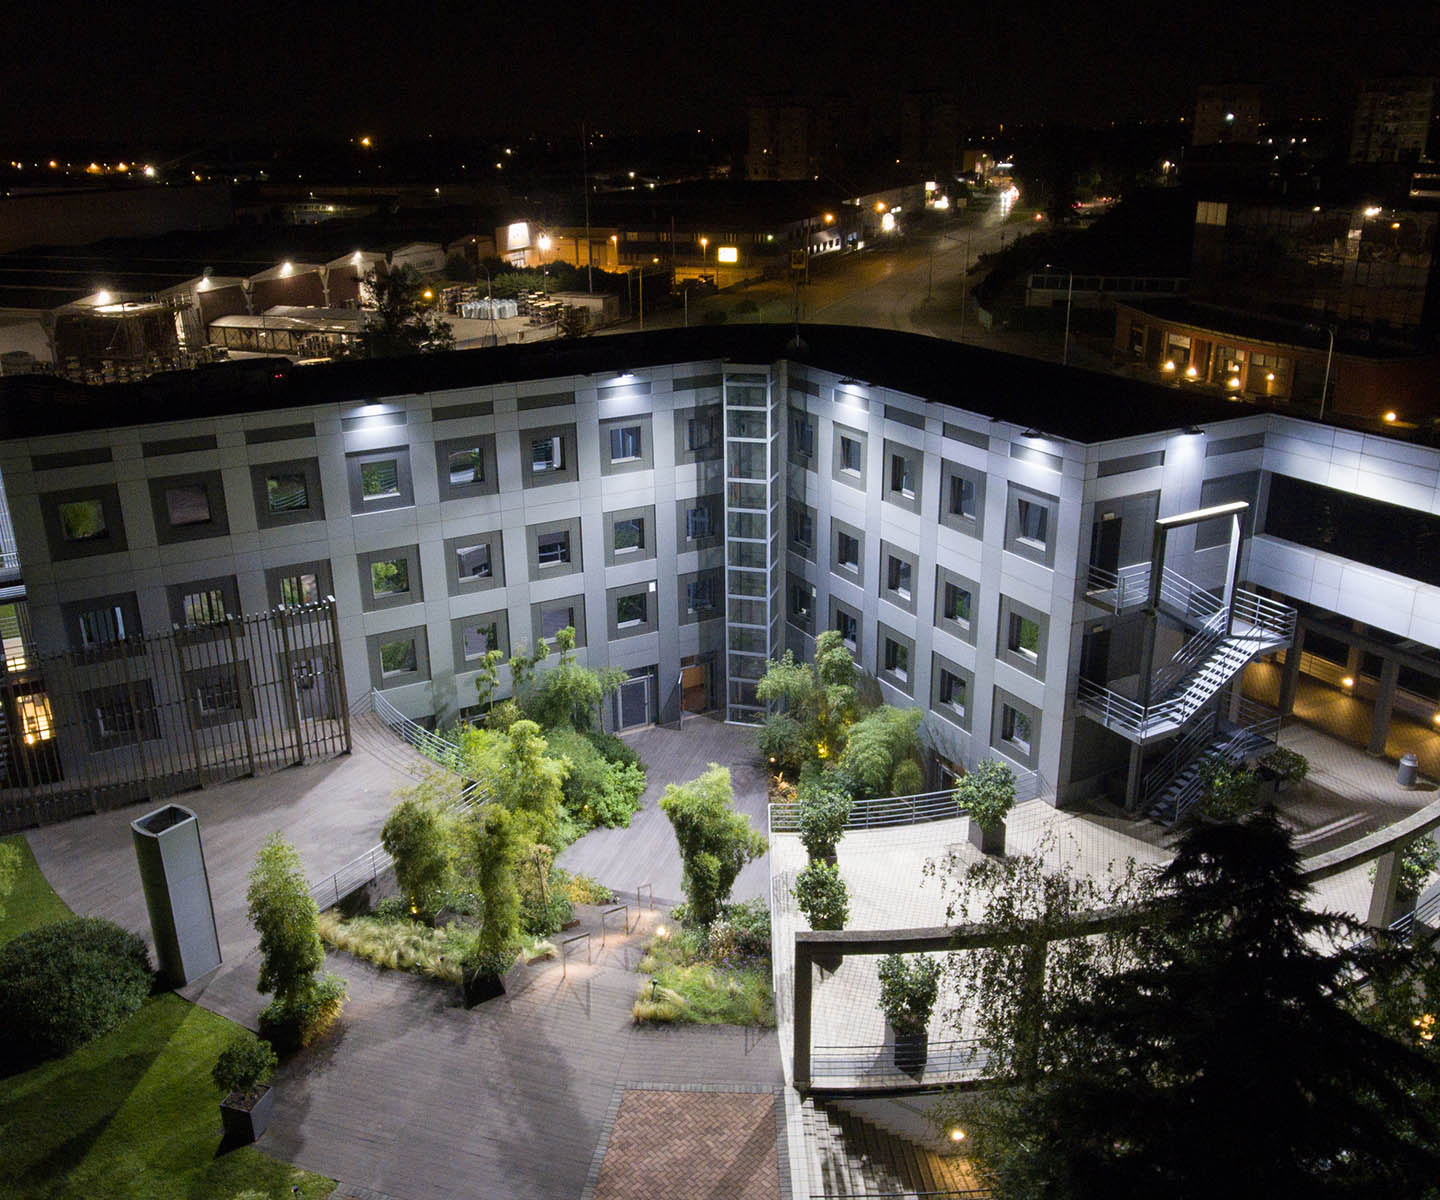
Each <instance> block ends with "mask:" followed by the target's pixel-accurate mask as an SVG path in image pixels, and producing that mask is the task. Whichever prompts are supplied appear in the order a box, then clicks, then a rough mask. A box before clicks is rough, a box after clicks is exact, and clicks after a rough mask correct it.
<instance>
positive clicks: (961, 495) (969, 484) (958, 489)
mask: <svg viewBox="0 0 1440 1200" xmlns="http://www.w3.org/2000/svg"><path fill="white" fill-rule="evenodd" d="M950 515H951V516H952V517H964V518H965V519H966V520H967V521H973V520H975V481H974V480H973V479H969V478H967V477H966V476H964V475H952V476H950Z"/></svg>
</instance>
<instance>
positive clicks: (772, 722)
mask: <svg viewBox="0 0 1440 1200" xmlns="http://www.w3.org/2000/svg"><path fill="white" fill-rule="evenodd" d="M756 741H757V742H758V744H759V746H760V753H761V754H762V755H763V756H764V758H765V761H766V763H768V764H769V766H770V767H771V769H772V770H774V771H775V772H777V773H779V772H789V773H790V774H792V775H793V774H796V773H797V772H798V771H799V770H800V769H801V767H803V766H804V765H805V763H806V761H807V760H808V759H809V757H810V754H811V746H810V739H809V738H807V737H806V736H805V731H804V730H803V729H801V728H800V723H799V722H798V721H796V720H795V719H794V718H793V717H789V716H786V714H784V713H775V714H774V715H773V716H769V717H766V718H765V723H764V724H763V725H761V726H760V732H759V733H758V734H757V735H756Z"/></svg>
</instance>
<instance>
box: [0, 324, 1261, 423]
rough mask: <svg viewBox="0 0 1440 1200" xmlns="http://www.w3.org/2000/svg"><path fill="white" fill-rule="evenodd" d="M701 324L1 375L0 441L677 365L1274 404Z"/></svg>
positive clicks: (1009, 403)
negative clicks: (798, 368) (717, 362)
mask: <svg viewBox="0 0 1440 1200" xmlns="http://www.w3.org/2000/svg"><path fill="white" fill-rule="evenodd" d="M800 336H801V339H802V343H803V344H802V346H801V347H799V348H798V349H792V348H791V343H792V340H793V338H794V327H793V326H789V325H742V326H723V325H721V326H703V327H699V328H691V329H662V330H655V331H652V332H647V333H629V334H617V335H612V336H606V337H596V338H581V339H577V340H575V341H560V342H539V343H531V344H529V345H515V346H501V347H499V348H498V349H483V350H459V351H454V352H451V353H445V354H426V355H418V356H415V357H410V358H391V359H362V360H355V361H342V362H336V363H325V364H319V365H315V366H306V367H291V366H289V365H287V364H286V363H285V362H284V360H280V359H251V360H247V361H245V362H237V363H223V364H216V365H213V366H208V367H200V368H197V369H195V370H191V371H176V372H170V373H166V374H161V375H154V376H151V377H150V378H149V379H146V380H144V381H143V382H140V383H128V384H110V385H107V386H103V387H99V386H95V387H91V386H86V385H83V384H76V383H70V382H68V381H66V380H63V379H58V378H55V377H53V376H47V375H16V376H9V377H7V378H4V379H0V438H22V437H40V436H44V435H46V434H59V433H73V432H77V431H80V430H88V429H106V428H111V427H115V426H121V425H142V424H152V423H155V422H161V421H185V420H192V419H194V418H197V417H217V416H225V415H234V414H239V413H248V412H264V411H268V410H273V409H280V408H289V407H292V406H298V405H307V404H327V403H354V402H356V401H359V400H364V399H367V398H370V397H382V396H403V395H408V394H413V393H418V392H433V391H444V390H447V389H452V388H464V387H483V386H485V385H488V384H498V383H517V382H523V381H525V380H531V379H544V378H547V377H550V376H556V375H601V376H607V377H608V376H613V375H615V374H618V373H619V372H621V371H626V370H637V369H642V368H646V367H653V366H661V365H666V364H669V363H683V362H692V361H704V360H707V359H710V360H713V359H721V360H725V361H729V362H734V363H772V362H776V361H778V360H779V359H782V358H785V359H789V360H790V361H791V362H793V363H796V364H800V365H809V366H814V367H816V368H819V369H822V370H826V371H831V372H834V373H835V374H838V375H840V376H843V377H849V378H851V379H854V380H856V381H858V382H861V383H864V384H867V385H871V386H877V387H880V386H883V387H890V388H894V389H896V390H898V391H902V392H909V393H911V394H912V395H915V396H919V397H922V398H924V399H926V400H931V401H936V402H939V403H944V404H953V405H955V406H956V407H958V408H963V409H966V410H968V411H970V412H974V413H980V414H982V415H984V416H988V417H991V418H993V419H995V420H1006V421H1013V422H1015V423H1016V424H1018V425H1026V426H1030V427H1031V428H1034V429H1037V430H1040V431H1041V432H1043V433H1046V434H1048V435H1051V436H1053V437H1059V438H1065V439H1067V440H1070V441H1075V442H1080V443H1092V442H1102V441H1109V440H1111V439H1114V438H1122V437H1130V436H1133V435H1136V434H1143V433H1154V432H1159V431H1161V430H1166V429H1176V428H1180V427H1182V426H1185V425H1190V424H1199V423H1204V422H1208V421H1223V420H1233V419H1234V418H1236V417H1241V416H1248V415H1251V414H1253V413H1257V412H1262V411H1267V410H1263V409H1259V408H1256V407H1253V406H1251V405H1248V404H1245V403H1243V402H1234V401H1229V400H1225V399H1212V398H1210V397H1207V396H1204V395H1199V394H1196V393H1194V392H1189V391H1182V390H1179V389H1177V388H1174V387H1167V386H1164V385H1159V384H1153V383H1147V382H1144V381H1141V380H1135V379H1125V378H1121V377H1119V376H1116V375H1111V374H1106V373H1100V372H1095V371H1084V370H1079V369H1077V368H1074V367H1062V366H1060V365H1059V364H1058V363H1050V362H1042V361H1040V360H1038V359H1032V358H1021V357H1019V356H1016V355H1012V354H1002V353H999V352H998V351H994V350H987V349H983V348H981V347H978V346H969V345H965V344H964V343H961V342H950V341H943V340H940V339H937V338H930V337H922V336H921V335H919V334H913V333H898V332H895V331H892V330H884V329H866V328H860V327H856V326H845V325H802V326H801V327H800Z"/></svg>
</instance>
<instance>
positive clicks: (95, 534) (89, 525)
mask: <svg viewBox="0 0 1440 1200" xmlns="http://www.w3.org/2000/svg"><path fill="white" fill-rule="evenodd" d="M59 512H60V532H61V534H62V535H63V536H64V538H65V540H66V541H67V542H94V541H99V540H101V539H102V538H105V537H108V536H109V532H110V531H109V529H108V528H107V527H106V525H105V505H104V502H103V501H100V500H69V501H66V502H64V503H62V504H60V505H59Z"/></svg>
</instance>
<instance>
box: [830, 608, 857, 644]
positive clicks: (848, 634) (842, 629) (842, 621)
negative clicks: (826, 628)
mask: <svg viewBox="0 0 1440 1200" xmlns="http://www.w3.org/2000/svg"><path fill="white" fill-rule="evenodd" d="M835 632H836V633H838V634H839V635H840V636H841V637H842V638H843V639H844V640H845V641H847V642H849V643H850V645H851V646H855V645H856V644H857V643H858V640H859V635H860V622H859V620H858V619H857V618H855V617H853V616H851V615H850V614H849V613H848V612H846V611H845V610H844V609H842V608H837V609H836V610H835Z"/></svg>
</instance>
